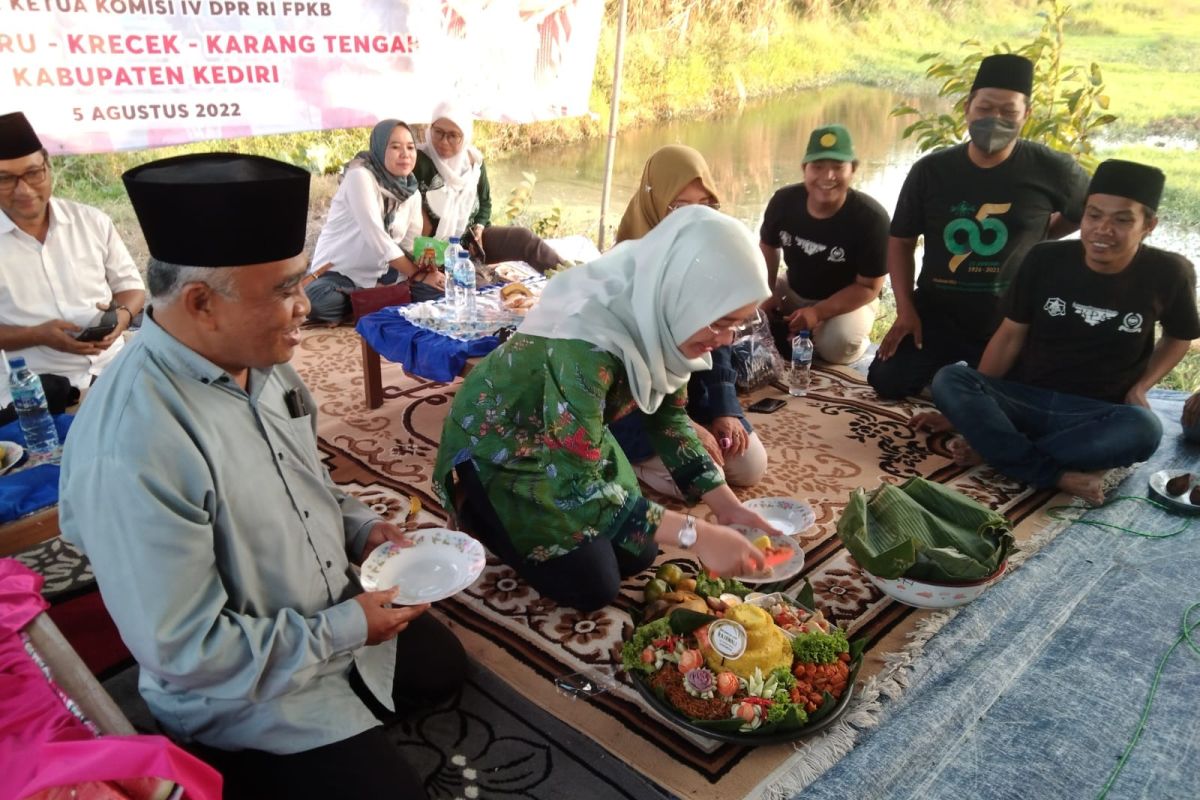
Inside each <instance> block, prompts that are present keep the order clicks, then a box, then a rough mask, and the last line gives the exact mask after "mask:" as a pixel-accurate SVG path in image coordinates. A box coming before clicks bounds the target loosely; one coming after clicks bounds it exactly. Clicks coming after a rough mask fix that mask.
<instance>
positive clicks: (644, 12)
mask: <svg viewBox="0 0 1200 800" xmlns="http://www.w3.org/2000/svg"><path fill="white" fill-rule="evenodd" d="M630 6H631V11H630V13H631V17H630V25H629V29H628V30H629V32H628V36H627V38H626V43H625V61H624V64H625V67H624V79H623V91H622V96H621V112H620V119H621V125H622V127H623V128H628V127H631V126H636V125H646V124H652V123H653V122H655V121H659V120H662V119H667V118H671V117H694V116H704V115H709V114H717V113H729V112H730V111H731V110H732V109H735V108H737V107H738V106H739V104H741V103H743V102H745V101H747V100H750V99H754V98H760V97H764V96H771V95H775V94H781V93H787V92H794V91H796V90H799V89H803V88H808V87H816V86H823V85H827V84H832V83H838V82H855V83H862V84H868V85H876V86H886V87H891V88H895V89H899V90H901V91H903V92H905V93H911V94H912V95H914V96H916V95H932V94H934V92H935V91H936V88H937V85H936V84H935V83H934V82H933V81H930V80H928V79H926V78H925V77H924V65H923V64H921V63H919V62H918V60H917V59H918V57H919V56H920V55H921V54H923V53H928V52H933V51H940V52H942V53H944V54H945V55H946V56H948V57H951V58H958V57H961V56H962V55H964V54H965V53H966V50H965V49H963V47H962V45H961V43H962V41H963V40H965V39H968V38H972V39H976V40H978V41H980V42H983V43H986V44H988V45H1000V44H1001V43H1003V42H1007V43H1009V44H1011V45H1012V46H1014V47H1015V46H1019V45H1020V44H1022V43H1024V42H1027V41H1029V40H1031V39H1032V38H1033V37H1034V36H1035V35H1036V34H1037V32H1038V30H1039V29H1040V26H1041V20H1040V18H1039V17H1038V16H1037V12H1038V3H1037V0H1013V2H1009V3H986V2H983V0H945V1H944V2H943V1H941V0H742V2H739V3H731V2H728V0H634V1H633V2H631V3H630ZM616 9H617V2H616V0H607V4H606V12H605V26H604V30H603V34H602V39H601V43H600V48H599V56H598V58H597V63H596V71H595V80H594V84H593V89H592V100H591V109H592V112H593V113H592V114H591V115H590V116H587V117H582V118H579V119H572V120H563V121H557V122H552V123H542V124H535V125H523V126H518V125H501V124H494V123H480V124H479V125H478V126H477V128H476V138H477V143H478V144H479V145H480V146H481V148H482V149H483V150H484V152H485V154H487V156H488V157H489V158H492V159H498V158H507V159H514V160H517V161H518V163H519V159H520V158H521V153H522V152H523V151H527V150H529V149H532V148H538V147H545V146H550V145H554V144H561V143H565V142H568V141H577V140H580V139H587V138H600V137H602V136H604V135H605V132H606V129H607V121H608V113H609V95H610V91H611V87H612V83H611V81H612V64H613V57H614V52H615V45H616ZM1197 41H1200V0H1173V2H1170V3H1161V2H1156V0H1080V2H1077V3H1075V4H1074V6H1073V16H1072V20H1071V22H1070V24H1069V25H1068V27H1067V44H1066V54H1065V62H1066V63H1069V64H1076V63H1077V64H1084V65H1086V64H1089V63H1091V62H1093V61H1096V62H1099V63H1100V64H1101V65H1102V67H1103V70H1104V78H1105V81H1106V84H1107V85H1106V91H1107V93H1108V94H1109V95H1110V97H1111V99H1112V104H1111V110H1112V111H1113V113H1115V114H1117V115H1118V118H1119V119H1118V122H1117V123H1116V124H1115V125H1113V126H1111V127H1110V128H1108V129H1106V133H1105V135H1106V137H1107V141H1105V142H1103V143H1102V144H1101V148H1100V153H1099V155H1100V156H1101V157H1113V156H1116V157H1123V158H1132V159H1134V160H1139V161H1144V162H1147V163H1151V164H1155V165H1157V166H1159V167H1160V168H1162V169H1163V170H1164V171H1166V172H1167V174H1168V176H1169V179H1168V186H1167V194H1166V198H1165V200H1164V212H1163V216H1164V218H1165V219H1167V220H1169V221H1171V222H1172V223H1173V224H1175V225H1176V226H1177V227H1182V228H1183V229H1185V230H1187V229H1191V230H1195V229H1197V228H1200V159H1198V158H1197V153H1196V151H1195V142H1196V140H1197V139H1198V138H1200V81H1196V80H1195V75H1196V73H1195V71H1194V67H1193V64H1194V54H1193V52H1192V50H1193V49H1194V43H1195V42H1197ZM397 113H399V114H402V115H403V114H404V113H405V112H404V109H403V108H398V109H397ZM1150 134H1154V135H1157V136H1160V137H1164V140H1163V141H1161V142H1160V144H1162V146H1156V145H1154V144H1146V143H1145V141H1144V140H1145V138H1146V136H1147V135H1150ZM365 139H366V132H365V131H363V130H348V131H326V132H318V133H300V134H287V135H279V136H261V137H254V138H247V139H234V140H227V141H224V142H219V143H217V142H201V143H197V144H193V145H187V146H183V147H173V148H162V149H159V150H153V151H143V152H137V153H121V154H108V155H95V156H82V157H67V158H58V159H55V172H56V181H57V191H58V192H59V193H60V194H61V195H63V196H67V197H73V198H75V199H79V200H82V201H83V202H88V203H92V204H95V205H98V206H100V207H101V208H103V209H105V210H106V211H108V212H109V213H110V214H111V215H112V216H113V218H114V220H115V221H116V223H117V226H118V228H119V229H120V230H121V232H122V234H123V236H124V237H125V240H126V242H128V243H129V245H130V249H131V250H132V251H133V253H134V255H135V258H137V259H138V260H139V261H141V260H142V259H144V255H145V245H144V242H143V240H142V237H141V232H140V231H139V230H138V228H137V225H136V220H135V219H134V217H133V214H132V211H131V209H130V208H129V205H128V201H127V200H126V198H125V195H124V191H123V189H122V187H121V185H120V180H119V176H120V174H121V172H122V171H124V170H125V169H128V168H129V167H130V166H133V165H135V164H138V163H141V162H143V161H147V160H150V159H152V158H162V157H165V156H169V155H175V154H178V153H184V152H198V151H205V150H212V149H215V148H216V147H220V148H223V149H232V150H237V151H241V152H252V153H259V154H262V155H269V156H273V157H276V158H282V159H284V160H288V161H292V162H294V163H298V164H304V165H306V166H308V167H309V168H310V169H312V170H313V171H314V172H318V173H328V172H332V171H335V170H336V169H337V168H338V167H339V166H340V165H341V164H342V163H343V162H344V161H345V160H346V159H347V158H349V157H350V156H351V155H353V153H354V152H356V151H357V150H359V149H361V148H362V146H363V143H364V142H365ZM335 187H336V184H335V182H334V179H333V178H332V177H329V176H325V177H322V178H318V179H317V180H316V181H314V193H313V202H312V206H313V217H312V225H311V227H312V228H313V230H314V232H315V230H316V229H317V228H319V225H320V221H321V220H322V219H323V216H324V211H325V208H326V207H327V205H328V201H329V198H330V197H331V196H332V193H333V191H334V189H335ZM512 188H514V187H511V186H493V193H494V196H495V198H496V199H497V200H498V201H499V202H498V203H497V205H503V202H504V200H505V199H506V198H507V195H508V192H509V191H510V190H511V189H512ZM552 200H553V198H550V197H541V196H535V199H534V205H533V207H532V208H531V209H530V211H529V213H528V214H527V215H526V216H527V217H531V218H534V217H537V216H539V215H540V214H542V213H545V211H546V210H547V209H548V207H549V204H550V202H551V201H552ZM589 216H590V215H589ZM581 232H584V233H588V234H591V233H592V232H593V231H592V230H590V229H589V230H587V231H581ZM877 329H884V330H885V329H886V328H883V327H882V323H881V325H880V326H877ZM1192 360H1194V361H1195V364H1191V361H1192ZM1185 367H1186V370H1184V368H1185ZM1181 370H1183V371H1181ZM1181 370H1177V371H1176V373H1173V374H1172V376H1171V377H1170V378H1169V379H1168V383H1170V384H1171V385H1173V386H1174V387H1176V388H1191V387H1192V384H1193V383H1194V382H1195V381H1196V380H1197V379H1200V355H1196V357H1195V359H1189V362H1185V365H1181ZM1184 372H1186V375H1185V374H1184Z"/></svg>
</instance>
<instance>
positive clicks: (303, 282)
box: [300, 261, 333, 289]
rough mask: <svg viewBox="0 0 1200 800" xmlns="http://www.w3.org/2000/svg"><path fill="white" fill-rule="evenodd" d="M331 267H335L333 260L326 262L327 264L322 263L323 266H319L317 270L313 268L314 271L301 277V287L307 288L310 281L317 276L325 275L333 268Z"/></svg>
mask: <svg viewBox="0 0 1200 800" xmlns="http://www.w3.org/2000/svg"><path fill="white" fill-rule="evenodd" d="M331 269H333V262H332V261H329V262H326V263H325V264H322V265H321V266H319V267H317V268H316V269H315V270H313V271H312V272H310V273H308V274H307V275H305V276H304V277H303V278H301V279H300V288H302V289H304V288H307V287H308V285H309V284H310V283H312V282H313V281H315V280H316V279H317V278H319V277H321V276H322V275H324V274H325V273H326V272H329V270H331Z"/></svg>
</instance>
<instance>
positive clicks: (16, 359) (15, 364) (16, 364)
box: [8, 356, 25, 369]
mask: <svg viewBox="0 0 1200 800" xmlns="http://www.w3.org/2000/svg"><path fill="white" fill-rule="evenodd" d="M8 366H9V368H10V369H24V368H25V358H24V356H13V357H12V358H10V359H9V360H8Z"/></svg>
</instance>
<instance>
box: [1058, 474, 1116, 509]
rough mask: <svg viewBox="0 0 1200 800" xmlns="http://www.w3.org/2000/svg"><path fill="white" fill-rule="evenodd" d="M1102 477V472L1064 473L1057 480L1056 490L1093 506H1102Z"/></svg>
mask: <svg viewBox="0 0 1200 800" xmlns="http://www.w3.org/2000/svg"><path fill="white" fill-rule="evenodd" d="M1104 475H1105V471H1104V470H1100V471H1098V472H1064V473H1063V474H1062V476H1061V477H1059V479H1058V488H1059V489H1062V490H1063V491H1064V492H1066V493H1067V494H1072V495H1075V496H1076V497H1078V498H1079V499H1081V500H1083V501H1084V502H1086V503H1091V504H1092V505H1094V506H1100V505H1104Z"/></svg>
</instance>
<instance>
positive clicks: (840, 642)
mask: <svg viewBox="0 0 1200 800" xmlns="http://www.w3.org/2000/svg"><path fill="white" fill-rule="evenodd" d="M849 650H850V643H849V642H847V641H846V634H845V632H843V631H842V630H841V629H840V628H832V629H831V630H830V632H829V633H819V632H813V633H799V634H796V638H795V639H792V653H793V654H794V655H795V656H796V660H797V661H800V662H803V663H805V664H832V663H833V662H834V661H837V660H838V656H839V655H841V654H842V653H845V652H848V651H849Z"/></svg>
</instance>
